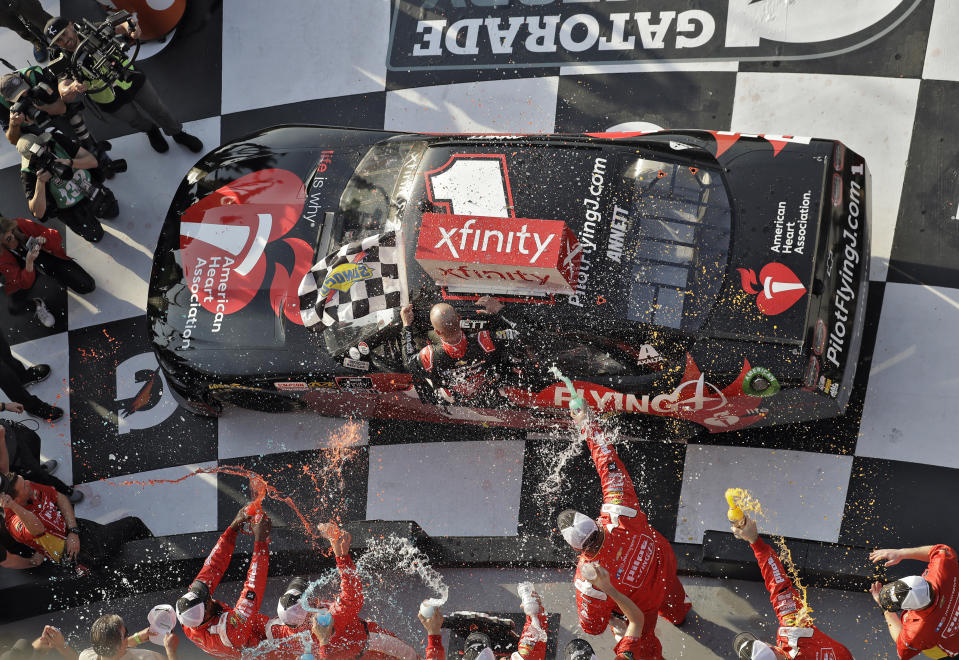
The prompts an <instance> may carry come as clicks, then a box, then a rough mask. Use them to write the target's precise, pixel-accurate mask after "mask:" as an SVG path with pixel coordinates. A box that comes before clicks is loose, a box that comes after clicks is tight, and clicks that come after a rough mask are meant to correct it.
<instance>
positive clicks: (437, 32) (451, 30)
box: [387, 0, 922, 71]
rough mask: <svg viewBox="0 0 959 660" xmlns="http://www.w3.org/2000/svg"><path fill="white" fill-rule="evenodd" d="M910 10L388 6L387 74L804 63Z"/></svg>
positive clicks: (501, 3) (531, 3)
mask: <svg viewBox="0 0 959 660" xmlns="http://www.w3.org/2000/svg"><path fill="white" fill-rule="evenodd" d="M920 2H922V0H874V1H873V2H870V3H837V2H835V1H834V0H803V1H802V2H785V1H784V0H699V1H698V2H696V3H695V8H691V7H690V6H689V5H690V3H689V2H687V1H685V0H403V2H400V0H393V6H394V14H393V21H392V31H391V34H390V53H389V59H388V61H387V67H388V68H389V69H396V70H405V71H414V70H426V69H437V68H439V69H463V68H470V69H475V68H498V67H503V68H517V67H539V66H563V65H570V64H600V63H602V64H621V63H625V62H637V61H657V62H661V63H662V62H675V61H709V60H741V59H750V60H789V59H793V60H796V59H813V58H819V57H828V56H837V55H841V54H843V53H847V52H850V51H852V50H855V49H856V48H859V47H860V46H863V45H865V44H866V43H869V42H870V41H873V40H875V39H878V38H879V37H881V36H883V35H884V34H886V33H887V32H889V31H891V30H893V29H894V28H895V27H896V26H897V25H899V24H900V23H901V22H902V21H903V20H904V19H905V18H906V17H907V16H908V15H909V14H911V13H912V12H913V11H914V10H915V9H916V8H917V7H918V6H919V4H920ZM824 17H827V18H828V20H824Z"/></svg>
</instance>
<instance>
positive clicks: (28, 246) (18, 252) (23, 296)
mask: <svg viewBox="0 0 959 660" xmlns="http://www.w3.org/2000/svg"><path fill="white" fill-rule="evenodd" d="M35 267H39V268H40V270H41V271H42V272H43V273H44V274H46V275H48V276H50V277H52V278H53V279H55V280H56V281H57V282H58V283H59V284H60V286H63V287H70V288H71V289H73V290H74V291H76V292H77V293H79V294H85V293H90V292H91V291H93V290H94V289H95V288H96V283H95V282H94V280H93V277H91V276H90V274H89V273H87V271H85V270H84V269H83V267H82V266H81V265H80V264H78V263H77V262H76V261H74V260H73V259H71V258H70V257H68V256H67V253H66V252H65V251H64V249H63V239H62V237H61V236H60V232H58V231H57V230H56V229H53V228H52V227H44V226H43V225H40V224H38V223H36V222H32V221H30V220H27V219H26V218H5V217H3V216H0V274H2V275H3V280H4V285H3V290H4V291H5V292H6V293H7V295H8V296H9V297H10V313H11V314H22V313H24V312H27V311H32V312H35V313H36V315H37V318H38V319H40V322H41V323H43V325H45V326H47V327H50V326H52V325H53V323H54V318H53V315H52V314H51V313H50V312H49V310H47V307H46V305H45V304H44V302H43V300H41V299H40V298H32V297H31V296H30V289H31V288H33V285H34V284H35V283H36V281H37V274H36V270H35Z"/></svg>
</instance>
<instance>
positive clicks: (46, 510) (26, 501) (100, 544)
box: [0, 472, 153, 573]
mask: <svg viewBox="0 0 959 660" xmlns="http://www.w3.org/2000/svg"><path fill="white" fill-rule="evenodd" d="M0 493H2V494H4V495H7V496H8V497H7V498H3V506H4V514H5V517H6V525H7V530H8V531H9V532H10V536H12V537H13V538H14V539H15V540H17V541H19V542H21V543H23V544H24V545H27V546H29V547H30V548H33V549H34V550H36V551H38V552H41V553H43V555H44V556H45V557H47V558H48V559H50V560H52V561H54V562H60V563H64V564H72V565H73V566H74V567H75V568H76V569H77V571H78V572H79V573H85V572H86V570H87V569H99V568H106V567H109V566H110V565H111V564H112V563H113V562H114V560H116V559H117V558H118V557H119V554H120V552H119V551H120V546H121V545H122V544H123V543H125V542H126V541H135V540H137V539H145V538H149V537H151V536H153V534H152V533H151V532H150V530H149V529H148V528H147V526H146V525H145V524H143V521H142V520H140V519H139V518H135V517H133V516H127V517H125V518H121V519H119V520H115V521H113V522H111V523H108V524H106V525H101V524H100V523H96V522H93V521H92V520H84V519H83V518H79V519H78V518H76V516H74V513H73V505H72V504H71V503H70V498H69V497H67V496H66V495H64V494H63V493H58V492H57V491H56V490H55V489H54V488H53V487H52V486H42V485H40V484H35V483H33V482H32V481H27V480H26V479H24V478H23V477H21V476H20V475H18V474H16V473H13V472H8V473H6V474H2V475H0ZM27 513H29V514H32V515H27Z"/></svg>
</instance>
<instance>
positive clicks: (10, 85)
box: [0, 73, 30, 103]
mask: <svg viewBox="0 0 959 660" xmlns="http://www.w3.org/2000/svg"><path fill="white" fill-rule="evenodd" d="M28 89H30V85H28V84H27V81H26V80H24V79H23V78H21V77H20V74H19V73H8V74H6V75H4V76H3V77H2V78H0V96H2V97H3V98H4V99H6V100H7V102H8V103H14V102H15V101H16V100H17V98H18V97H19V96H20V95H21V94H22V93H23V92H25V91H27V90H28Z"/></svg>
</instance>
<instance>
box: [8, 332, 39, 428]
mask: <svg viewBox="0 0 959 660" xmlns="http://www.w3.org/2000/svg"><path fill="white" fill-rule="evenodd" d="M26 377H27V368H26V367H24V366H23V363H22V362H20V360H18V359H17V358H15V357H13V354H12V353H11V352H10V344H8V343H7V338H6V337H4V336H3V333H2V332H0V390H3V393H4V394H5V395H6V397H7V399H8V400H9V401H13V402H16V403H22V404H23V406H24V408H27V409H28V410H37V409H39V408H42V407H43V401H41V400H40V399H38V398H37V397H35V396H33V395H32V394H30V393H29V392H28V391H27V390H26V388H25V387H24V386H23V381H24V380H25V379H26Z"/></svg>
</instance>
